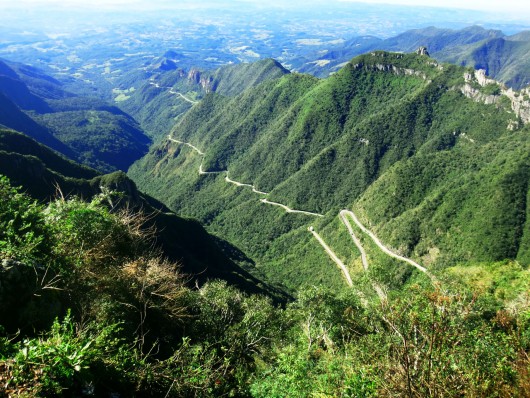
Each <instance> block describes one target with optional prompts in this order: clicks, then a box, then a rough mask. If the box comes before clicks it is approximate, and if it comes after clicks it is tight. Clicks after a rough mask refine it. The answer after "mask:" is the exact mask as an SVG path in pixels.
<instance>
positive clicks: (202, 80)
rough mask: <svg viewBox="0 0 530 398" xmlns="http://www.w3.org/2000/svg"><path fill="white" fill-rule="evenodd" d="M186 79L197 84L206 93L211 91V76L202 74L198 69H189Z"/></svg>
mask: <svg viewBox="0 0 530 398" xmlns="http://www.w3.org/2000/svg"><path fill="white" fill-rule="evenodd" d="M188 80H189V81H190V82H191V83H193V84H199V85H200V86H201V87H202V89H203V90H204V91H205V92H206V93H209V92H211V91H213V77H211V76H205V75H203V74H202V73H201V71H200V70H198V69H191V70H190V71H189V72H188Z"/></svg>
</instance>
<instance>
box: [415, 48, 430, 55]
mask: <svg viewBox="0 0 530 398" xmlns="http://www.w3.org/2000/svg"><path fill="white" fill-rule="evenodd" d="M416 54H418V55H426V56H428V57H430V54H429V51H427V47H424V46H421V47H420V48H418V49H417V50H416Z"/></svg>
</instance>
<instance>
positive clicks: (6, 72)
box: [0, 61, 150, 171]
mask: <svg viewBox="0 0 530 398" xmlns="http://www.w3.org/2000/svg"><path fill="white" fill-rule="evenodd" d="M0 103H1V104H2V110H1V111H0V124H2V125H4V126H6V127H9V128H12V129H15V130H18V131H23V132H24V133H26V134H28V135H30V136H32V137H33V138H35V139H37V140H38V141H40V142H42V143H44V144H45V145H49V146H50V147H52V148H53V149H55V150H57V151H59V152H61V153H63V154H64V155H66V156H68V157H70V158H71V159H75V160H77V161H81V162H83V163H85V164H87V165H89V166H92V167H96V168H98V169H99V170H101V171H113V170H117V169H121V170H127V168H128V167H129V165H130V164H131V163H132V162H134V161H135V160H136V159H138V158H140V157H141V156H142V155H143V154H145V153H146V151H147V148H148V144H149V143H150V139H149V138H148V137H147V136H146V135H145V134H144V133H143V131H141V129H140V128H139V126H138V124H137V123H136V122H135V121H134V120H133V119H132V118H131V117H130V116H128V115H126V114H125V113H123V111H120V110H119V109H117V108H116V107H112V106H110V105H109V104H107V103H105V102H103V101H100V100H97V99H93V98H84V97H79V96H76V95H74V94H71V93H68V92H66V91H64V90H63V88H62V86H61V83H59V82H58V81H56V80H54V79H53V78H51V77H49V76H46V75H45V74H44V73H42V72H40V71H38V70H37V69H35V68H32V67H30V66H27V65H20V64H13V63H10V64H9V65H8V64H7V63H5V62H2V61H0Z"/></svg>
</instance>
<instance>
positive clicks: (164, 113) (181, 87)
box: [116, 59, 289, 138]
mask: <svg viewBox="0 0 530 398" xmlns="http://www.w3.org/2000/svg"><path fill="white" fill-rule="evenodd" d="M160 62H161V64H160V65H159V66H158V67H157V68H156V69H155V70H153V76H152V77H151V79H150V80H149V81H148V82H146V83H145V84H144V85H143V86H142V87H140V88H139V89H137V90H134V91H131V92H127V93H122V92H120V91H117V92H116V93H117V94H118V96H117V97H116V103H117V105H119V106H120V107H121V108H122V109H123V110H125V111H126V112H128V113H130V114H131V115H133V116H134V117H135V118H136V119H137V120H138V121H139V122H140V124H141V126H142V127H143V128H144V129H145V130H146V131H147V132H148V133H149V134H150V135H151V136H153V137H155V138H160V137H164V136H165V135H167V133H168V132H169V131H170V130H171V128H172V127H173V125H174V124H175V121H176V120H177V119H178V118H179V117H180V116H182V115H183V114H184V113H185V112H187V111H188V110H189V109H190V108H191V107H192V106H193V105H194V104H195V103H197V101H199V100H200V99H202V98H203V97H204V96H205V95H206V94H208V93H210V92H217V93H219V94H222V95H225V96H235V95H237V94H239V93H241V92H243V91H244V90H245V89H247V88H249V87H253V86H256V85H258V84H259V83H261V82H263V81H266V80H272V79H276V78H278V77H281V76H282V75H284V74H286V73H289V72H288V71H287V70H286V69H285V68H284V67H283V66H281V65H280V64H279V63H278V62H276V61H274V60H272V59H266V60H263V61H259V62H256V63H251V64H237V65H228V66H224V67H221V68H219V69H217V70H215V71H201V70H198V69H195V68H192V69H190V70H189V71H186V70H184V69H182V68H177V67H176V64H174V63H173V64H171V63H169V62H170V61H168V60H165V61H160ZM171 65H173V67H170V66H171Z"/></svg>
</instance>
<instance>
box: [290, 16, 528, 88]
mask: <svg viewBox="0 0 530 398" xmlns="http://www.w3.org/2000/svg"><path fill="white" fill-rule="evenodd" d="M420 46H425V47H427V49H428V51H429V53H430V55H431V56H432V57H433V58H435V59H437V60H439V61H441V62H451V63H455V64H460V65H464V66H472V67H474V68H475V69H484V70H485V71H486V73H487V75H488V76H490V77H492V78H495V79H497V80H499V81H501V82H503V83H505V84H507V85H508V86H509V87H513V88H515V89H521V88H523V87H526V86H528V85H529V84H530V32H528V31H526V32H521V33H517V34H515V35H511V36H507V35H505V34H504V33H502V32H501V31H500V30H493V29H484V28H482V27H480V26H471V27H468V28H464V29H461V30H452V29H439V28H436V27H429V28H424V29H413V30H409V31H407V32H404V33H402V34H400V35H398V36H395V37H392V38H389V39H384V40H383V39H379V38H376V37H373V36H360V37H354V38H352V39H350V40H348V41H346V42H345V43H344V44H341V45H338V46H335V47H333V48H331V49H329V50H327V51H325V53H324V54H312V55H309V56H308V55H306V56H305V57H302V58H300V59H297V60H296V61H294V62H293V63H292V64H293V67H294V68H295V69H296V70H297V71H300V72H305V73H311V74H314V75H316V76H321V77H325V76H327V75H328V74H329V73H331V72H336V71H337V70H338V69H339V68H340V67H342V66H343V65H344V64H345V63H346V62H348V61H349V60H350V59H351V58H352V57H354V56H356V55H359V54H363V53H366V52H369V51H374V50H387V51H402V52H411V51H414V50H416V49H417V48H418V47H420Z"/></svg>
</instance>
